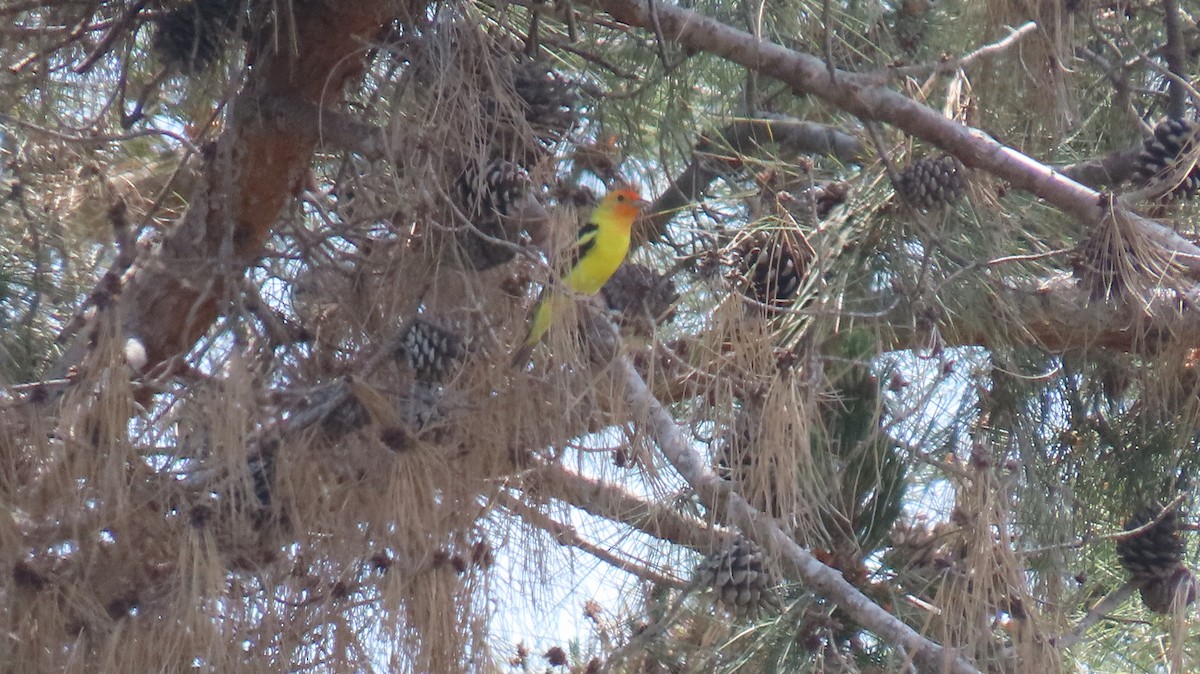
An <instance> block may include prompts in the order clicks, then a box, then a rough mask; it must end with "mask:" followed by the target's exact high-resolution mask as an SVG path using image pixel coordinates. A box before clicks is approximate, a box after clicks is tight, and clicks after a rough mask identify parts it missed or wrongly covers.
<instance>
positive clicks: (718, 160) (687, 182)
mask: <svg viewBox="0 0 1200 674" xmlns="http://www.w3.org/2000/svg"><path fill="white" fill-rule="evenodd" d="M771 144H774V145H778V146H779V147H780V148H782V149H783V150H785V151H786V152H787V153H788V155H789V156H796V155H801V154H814V155H822V156H827V157H833V158H835V159H837V160H838V161H841V162H845V163H851V162H855V161H860V160H861V159H862V158H863V156H864V153H865V148H864V146H863V144H862V142H861V141H860V140H859V139H858V138H857V137H855V136H852V135H850V134H848V133H846V132H845V131H841V130H839V129H838V128H836V127H833V126H828V125H826V124H817V123H815V122H803V121H800V120H797V119H792V118H789V117H785V116H783V115H774V114H770V113H766V114H762V115H759V116H757V117H754V118H747V119H741V120H738V121H736V122H734V123H732V124H730V125H729V126H727V127H725V128H724V129H722V130H721V131H720V132H718V133H717V135H715V136H712V137H707V138H703V139H701V141H700V142H699V143H698V144H697V145H696V149H695V158H694V159H693V160H692V162H691V163H690V164H688V166H687V168H685V169H684V170H683V172H682V173H680V174H679V176H678V177H677V178H676V179H675V180H674V181H672V182H671V185H670V186H669V187H668V188H667V189H666V190H665V191H664V192H663V193H662V194H661V195H659V197H658V199H656V200H655V202H654V204H653V205H652V206H651V207H650V208H649V209H648V212H649V213H650V215H649V216H648V217H646V218H644V219H642V220H641V221H639V222H638V226H637V229H636V230H635V231H634V242H635V245H640V244H643V243H647V242H649V241H653V240H655V239H657V238H658V237H660V236H662V234H663V232H664V231H665V230H666V228H667V224H668V223H670V222H671V220H672V219H674V217H675V216H676V215H678V214H679V212H680V211H681V210H682V209H684V208H686V207H687V206H688V205H689V204H691V203H693V202H695V201H696V200H697V199H699V198H700V195H701V194H702V193H703V192H704V190H706V189H708V186H709V185H711V184H712V182H713V181H714V180H716V179H717V178H718V177H720V176H721V175H722V174H723V173H725V172H727V171H729V170H731V169H732V168H733V167H734V165H735V164H736V163H737V162H738V161H739V159H738V157H739V156H742V155H755V154H758V153H759V152H758V149H759V148H760V147H762V146H764V145H771ZM729 151H733V152H734V153H736V154H735V155H734V156H718V155H724V154H725V153H727V152H729Z"/></svg>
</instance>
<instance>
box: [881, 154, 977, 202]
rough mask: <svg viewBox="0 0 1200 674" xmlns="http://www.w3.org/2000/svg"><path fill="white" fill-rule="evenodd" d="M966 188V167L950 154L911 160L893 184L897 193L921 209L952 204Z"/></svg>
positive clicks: (961, 196) (961, 195) (960, 196)
mask: <svg viewBox="0 0 1200 674" xmlns="http://www.w3.org/2000/svg"><path fill="white" fill-rule="evenodd" d="M966 190H967V170H966V168H965V167H964V166H963V165H962V162H960V161H958V159H956V158H955V157H953V156H951V155H942V156H941V157H938V158H936V159H933V158H929V157H926V158H924V159H918V160H916V161H914V162H913V163H912V164H909V165H908V166H907V167H906V168H905V169H904V170H903V171H901V172H900V179H899V182H898V183H897V184H896V191H897V192H898V193H899V194H900V196H901V197H903V198H904V200H905V201H907V202H909V203H910V204H912V205H913V206H914V207H916V208H918V209H920V210H922V211H930V210H933V209H935V208H939V207H942V206H947V205H950V204H953V203H955V202H957V201H959V200H960V199H962V198H963V195H964V194H965V193H966Z"/></svg>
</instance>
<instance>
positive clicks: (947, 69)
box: [868, 21, 1037, 83]
mask: <svg viewBox="0 0 1200 674" xmlns="http://www.w3.org/2000/svg"><path fill="white" fill-rule="evenodd" d="M1009 30H1010V32H1009V34H1008V36H1007V37H1005V38H1004V39H1002V40H999V41H997V42H993V43H991V44H987V45H984V46H982V47H980V48H979V49H976V50H975V51H973V52H971V53H969V54H967V55H965V56H962V57H960V58H958V59H950V60H946V61H940V62H938V63H924V64H921V65H912V66H902V67H898V68H890V69H888V70H887V71H886V72H883V73H878V74H875V75H868V77H870V78H872V79H873V80H874V81H876V82H879V83H882V82H886V81H888V80H892V79H895V78H898V77H917V76H920V75H925V74H932V75H944V74H947V73H952V72H954V71H956V70H959V69H962V68H966V67H967V66H969V65H971V64H972V63H974V62H975V61H978V60H979V59H981V58H984V57H987V56H995V55H997V54H1001V53H1003V52H1005V51H1007V50H1008V49H1009V48H1011V47H1012V46H1013V45H1015V44H1017V43H1018V42H1020V41H1021V40H1022V39H1023V38H1024V37H1025V36H1027V35H1030V34H1031V33H1033V32H1034V31H1035V30H1037V23H1036V22H1033V21H1030V22H1028V23H1025V24H1023V25H1021V26H1020V27H1019V28H1016V29H1009Z"/></svg>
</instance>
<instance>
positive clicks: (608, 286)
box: [600, 262, 679, 336]
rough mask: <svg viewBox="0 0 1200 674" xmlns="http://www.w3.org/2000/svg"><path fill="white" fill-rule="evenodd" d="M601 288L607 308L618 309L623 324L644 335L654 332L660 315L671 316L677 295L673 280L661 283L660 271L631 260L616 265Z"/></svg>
mask: <svg viewBox="0 0 1200 674" xmlns="http://www.w3.org/2000/svg"><path fill="white" fill-rule="evenodd" d="M600 292H601V293H603V294H604V301H605V303H606V304H608V308H609V309H610V310H612V311H617V312H620V314H621V316H620V319H619V322H620V324H621V326H622V327H629V328H630V329H632V330H633V332H635V333H637V334H641V335H645V336H648V335H650V334H652V333H653V332H654V326H655V325H656V324H657V322H658V321H659V320H660V319H662V320H669V319H670V316H671V313H672V311H673V310H672V307H673V306H674V305H675V300H677V299H679V293H677V292H675V283H674V282H672V281H670V280H667V281H666V282H665V283H664V282H663V277H662V275H661V274H659V273H658V272H656V271H654V270H653V269H651V268H650V267H647V266H645V265H640V264H635V263H633V262H626V263H625V264H623V265H621V266H620V267H618V268H617V271H616V273H615V274H613V275H612V278H610V279H609V280H608V283H605V284H604V287H603V288H601V289H600Z"/></svg>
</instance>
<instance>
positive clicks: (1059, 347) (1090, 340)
mask: <svg viewBox="0 0 1200 674" xmlns="http://www.w3.org/2000/svg"><path fill="white" fill-rule="evenodd" d="M979 302H980V304H979V306H980V307H981V311H980V312H979V313H972V314H964V315H959V316H951V317H948V318H947V319H946V321H945V322H944V323H942V324H941V325H939V334H940V336H941V338H942V340H941V341H942V343H943V344H944V345H945V346H984V347H989V348H992V347H1003V346H1006V345H1007V346H1011V345H1012V344H1014V343H1017V344H1025V345H1028V346H1036V347H1038V348H1041V349H1044V350H1046V351H1051V352H1059V353H1061V352H1064V351H1072V350H1080V349H1095V348H1106V349H1113V350H1116V351H1123V352H1128V353H1145V352H1150V351H1158V350H1161V349H1162V348H1163V347H1164V346H1166V345H1168V344H1187V345H1194V344H1200V312H1197V311H1196V310H1195V309H1194V308H1193V307H1195V306H1198V303H1200V293H1197V292H1194V291H1192V292H1188V293H1184V292H1182V291H1177V290H1174V289H1169V288H1163V289H1159V290H1156V291H1153V292H1150V293H1148V295H1147V296H1146V297H1144V298H1142V299H1141V300H1137V301H1135V300H1127V301H1122V300H1119V299H1118V300H1112V301H1104V300H1099V299H1093V298H1091V297H1090V296H1089V293H1088V291H1087V289H1086V288H1084V287H1081V286H1080V285H1079V284H1078V283H1077V282H1076V280H1075V279H1074V278H1073V277H1072V276H1071V275H1070V274H1062V275H1060V276H1058V277H1055V278H1052V279H1049V280H1042V281H1037V282H1033V283H1028V282H1016V281H1012V282H1006V283H1004V282H1002V285H1000V286H999V287H997V288H996V289H995V294H994V296H989V297H985V298H979ZM898 309H899V310H903V306H902V305H898ZM889 316H890V314H889V315H885V316H883V317H881V318H882V320H883V321H884V322H885V323H886V325H887V327H888V329H890V330H892V333H891V335H892V342H891V343H890V344H889V345H888V348H891V349H905V348H916V347H918V346H919V345H921V344H922V343H924V342H925V341H927V339H928V335H927V334H923V333H919V332H917V331H915V330H913V329H911V326H909V325H907V324H905V323H903V322H900V321H889V320H888V318H889ZM985 316H986V317H990V318H982V317H985ZM1014 331H1017V332H1014Z"/></svg>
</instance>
